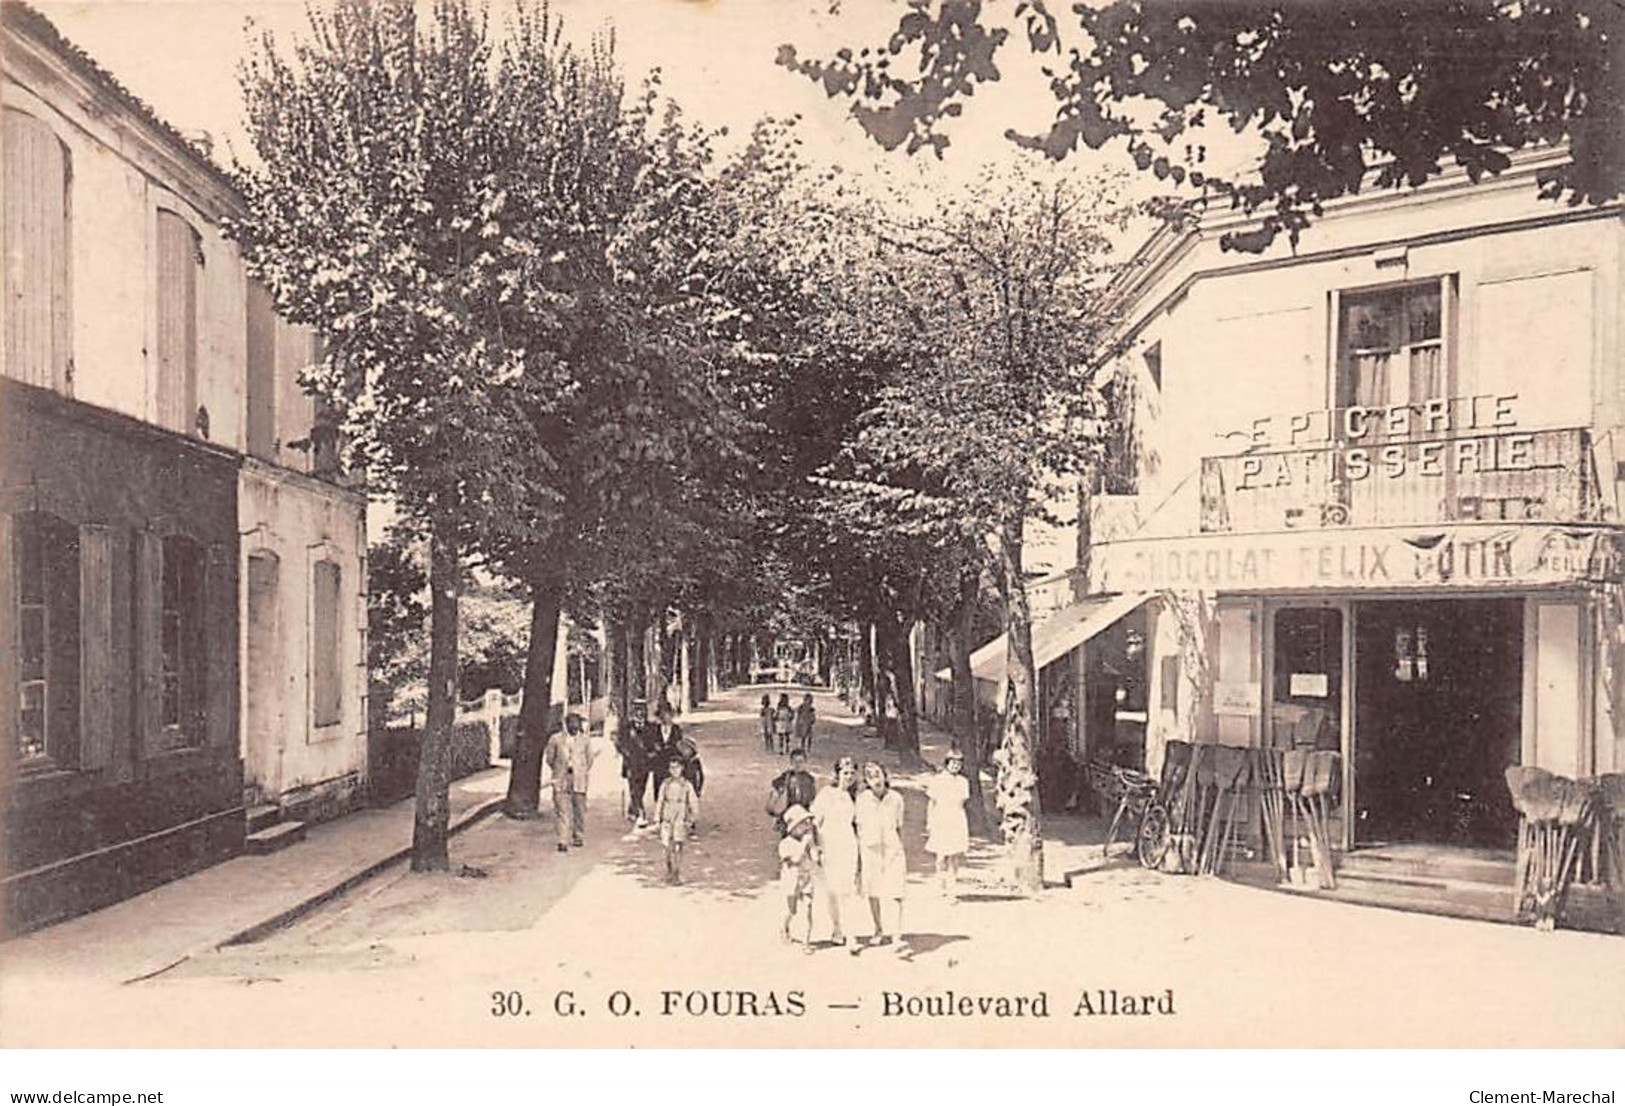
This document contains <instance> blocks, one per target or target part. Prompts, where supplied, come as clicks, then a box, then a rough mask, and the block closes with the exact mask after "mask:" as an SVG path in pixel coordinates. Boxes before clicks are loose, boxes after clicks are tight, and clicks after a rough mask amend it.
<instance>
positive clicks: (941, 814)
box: [925, 749, 970, 900]
mask: <svg viewBox="0 0 1625 1106" xmlns="http://www.w3.org/2000/svg"><path fill="white" fill-rule="evenodd" d="M964 768H965V754H964V753H961V752H960V751H959V750H958V749H949V750H948V756H947V758H946V759H945V760H944V761H943V764H942V771H940V772H938V773H937V774H936V775H935V776H932V777H931V782H930V783H928V784H926V787H925V793H926V797H927V798H928V799H929V800H930V804H931V805H930V806H929V807H927V808H926V814H925V848H926V851H927V852H929V853H931V854H933V855H934V856H935V857H936V858H937V881H938V883H939V884H940V885H941V891H942V895H943V897H944V898H946V899H949V900H953V899H955V898H957V897H958V887H959V868H960V865H962V864H963V863H964V861H965V853H966V851H967V850H969V848H970V827H969V825H968V824H967V823H966V820H965V803H966V802H968V801H969V799H970V781H969V780H967V779H966V778H965V775H964Z"/></svg>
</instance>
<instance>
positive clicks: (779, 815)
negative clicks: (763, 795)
mask: <svg viewBox="0 0 1625 1106" xmlns="http://www.w3.org/2000/svg"><path fill="white" fill-rule="evenodd" d="M817 795H818V781H817V780H815V779H813V777H812V773H811V772H809V771H807V753H806V751H805V750H803V749H792V750H790V767H788V768H786V769H785V770H784V771H782V772H780V773H779V774H778V775H777V776H774V777H773V788H772V790H771V791H770V792H768V797H767V813H768V814H769V815H770V816H771V817H772V818H773V828H774V829H775V830H777V831H778V834H779V836H780V837H783V836H784V835H785V833H786V832H787V831H788V828H789V827H788V826H787V825H786V824H785V819H784V815H785V812H786V811H788V810H789V809H790V808H791V807H797V806H799V807H810V806H812V803H813V799H814V798H816V797H817Z"/></svg>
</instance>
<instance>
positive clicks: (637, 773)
mask: <svg viewBox="0 0 1625 1106" xmlns="http://www.w3.org/2000/svg"><path fill="white" fill-rule="evenodd" d="M649 729H650V727H649V715H648V706H647V704H646V703H644V701H643V700H642V699H634V700H632V705H631V707H630V708H628V710H627V716H626V717H625V718H624V719H622V720H621V723H620V726H619V728H618V729H617V731H616V734H615V749H616V751H617V752H619V753H620V754H621V775H622V776H623V777H625V779H626V820H627V821H629V822H634V823H636V824H637V827H638V829H643V828H644V827H645V826H647V825H648V824H649V818H648V814H647V811H646V809H645V807H644V802H643V797H644V793H645V792H646V791H648V790H649V784H650V782H651V780H650V777H651V776H652V775H653V774H654V773H655V772H657V771H658V770H659V768H658V765H657V764H656V762H655V759H654V751H653V749H651V748H650V740H649V739H650V734H649ZM653 782H654V786H655V788H656V789H657V790H658V788H659V787H660V781H659V780H658V779H656V780H654V781H653Z"/></svg>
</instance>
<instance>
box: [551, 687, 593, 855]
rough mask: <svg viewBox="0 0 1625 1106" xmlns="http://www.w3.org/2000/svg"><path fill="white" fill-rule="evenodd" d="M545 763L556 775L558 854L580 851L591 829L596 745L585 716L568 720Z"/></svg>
mask: <svg viewBox="0 0 1625 1106" xmlns="http://www.w3.org/2000/svg"><path fill="white" fill-rule="evenodd" d="M542 759H543V761H544V762H545V763H546V764H547V767H548V770H549V771H550V772H552V774H553V823H554V827H555V828H556V829H557V831H558V839H559V843H558V851H559V852H561V853H564V852H569V851H570V847H571V846H572V845H573V846H575V847H577V848H580V847H581V845H582V843H583V840H584V837H585V834H586V825H587V779H588V777H589V776H591V775H592V761H593V752H592V742H591V739H590V738H589V737H588V736H587V733H586V728H585V727H584V726H583V725H582V722H581V715H579V714H571V715H568V716H567V717H566V718H565V719H564V729H562V730H559V731H557V732H555V733H554V734H553V736H552V737H550V738H548V740H547V748H546V749H544V750H543V751H542Z"/></svg>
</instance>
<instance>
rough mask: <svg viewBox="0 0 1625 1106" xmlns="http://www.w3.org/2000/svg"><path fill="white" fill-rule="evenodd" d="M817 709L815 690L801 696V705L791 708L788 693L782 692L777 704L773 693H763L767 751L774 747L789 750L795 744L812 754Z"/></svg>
mask: <svg viewBox="0 0 1625 1106" xmlns="http://www.w3.org/2000/svg"><path fill="white" fill-rule="evenodd" d="M817 718H818V712H817V711H816V710H815V709H814V707H813V697H812V693H811V692H808V693H807V694H806V695H804V696H802V699H801V705H800V706H799V707H792V706H791V705H790V696H789V695H788V694H787V693H781V694H780V695H779V703H778V706H774V705H773V697H772V696H771V695H763V696H762V711H761V720H762V745H763V746H764V747H765V748H766V749H767V751H768V752H770V753H771V752H773V751H775V749H776V750H777V751H778V752H779V753H781V754H786V753H789V751H790V749H791V748H792V746H793V747H794V748H797V749H801V750H803V751H804V752H806V753H808V754H809V755H810V754H811V753H812V737H813V723H814V722H815V721H817Z"/></svg>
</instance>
